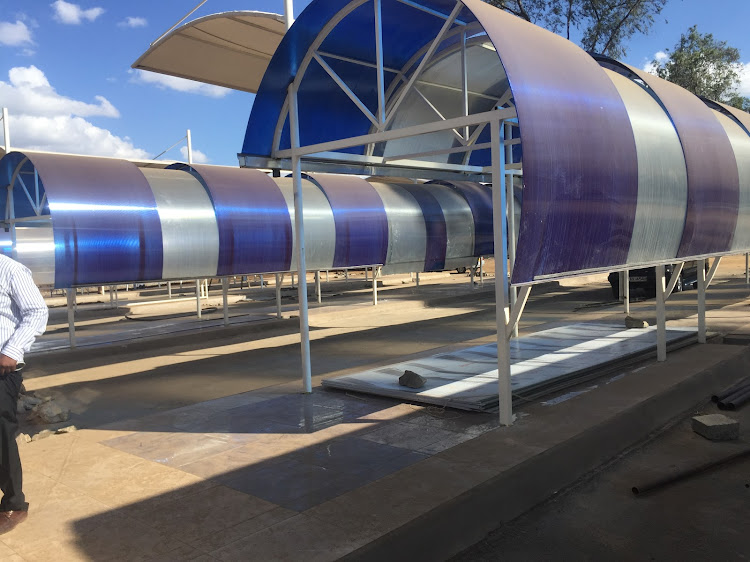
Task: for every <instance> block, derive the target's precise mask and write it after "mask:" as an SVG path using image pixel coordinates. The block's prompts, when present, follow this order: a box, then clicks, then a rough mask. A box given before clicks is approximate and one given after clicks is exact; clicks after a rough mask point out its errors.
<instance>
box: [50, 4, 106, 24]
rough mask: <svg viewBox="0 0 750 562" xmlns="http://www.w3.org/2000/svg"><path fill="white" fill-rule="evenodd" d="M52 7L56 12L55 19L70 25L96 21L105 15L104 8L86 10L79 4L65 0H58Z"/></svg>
mask: <svg viewBox="0 0 750 562" xmlns="http://www.w3.org/2000/svg"><path fill="white" fill-rule="evenodd" d="M50 6H52V9H53V10H54V12H55V19H56V20H57V21H59V22H60V23H65V24H69V25H79V24H81V22H82V21H83V20H88V21H94V20H95V19H96V18H98V17H99V16H101V15H102V14H103V13H104V8H98V7H97V8H89V9H88V10H84V9H82V8H81V6H79V5H78V4H71V3H69V2H66V1H65V0H56V1H55V2H53V3H52V4H50Z"/></svg>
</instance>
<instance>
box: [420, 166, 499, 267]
mask: <svg viewBox="0 0 750 562" xmlns="http://www.w3.org/2000/svg"><path fill="white" fill-rule="evenodd" d="M429 183H439V184H442V185H447V186H449V187H452V188H453V189H454V190H456V191H457V192H458V193H460V194H461V196H462V197H463V198H464V199H466V202H467V203H468V205H469V208H470V209H471V214H472V216H473V217H474V254H473V255H475V256H476V257H479V256H491V255H492V254H493V253H494V246H495V241H494V238H493V230H492V229H493V226H492V189H491V188H490V187H487V186H484V185H482V184H480V183H473V182H469V181H452V182H450V181H435V182H429Z"/></svg>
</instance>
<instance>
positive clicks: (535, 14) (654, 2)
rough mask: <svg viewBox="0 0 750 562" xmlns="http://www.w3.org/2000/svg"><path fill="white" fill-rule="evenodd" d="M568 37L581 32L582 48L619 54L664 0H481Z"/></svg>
mask: <svg viewBox="0 0 750 562" xmlns="http://www.w3.org/2000/svg"><path fill="white" fill-rule="evenodd" d="M485 1H487V2H489V3H490V4H492V5H493V6H496V7H498V8H502V9H503V10H505V11H507V12H510V13H511V14H513V15H516V16H518V17H520V18H523V19H525V20H526V21H529V22H531V23H534V24H536V25H539V26H542V27H546V28H547V29H550V30H551V31H554V32H555V33H559V34H561V35H564V36H565V37H566V38H568V39H570V37H571V32H572V31H577V32H578V33H579V34H580V35H581V46H582V47H583V48H584V49H585V50H586V51H593V52H596V53H602V54H605V55H608V56H610V57H612V58H621V57H623V56H624V55H625V54H626V53H627V51H626V47H625V44H626V43H627V41H628V40H629V39H630V38H631V37H632V36H633V35H635V34H636V33H648V31H649V29H650V28H651V25H652V24H653V22H654V17H655V16H657V15H659V14H660V13H661V11H662V8H664V5H665V4H666V3H667V0H485Z"/></svg>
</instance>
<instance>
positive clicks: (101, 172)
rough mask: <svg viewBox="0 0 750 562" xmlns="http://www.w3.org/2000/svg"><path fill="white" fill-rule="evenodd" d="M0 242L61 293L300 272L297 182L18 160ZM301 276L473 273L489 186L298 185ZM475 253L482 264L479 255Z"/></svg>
mask: <svg viewBox="0 0 750 562" xmlns="http://www.w3.org/2000/svg"><path fill="white" fill-rule="evenodd" d="M0 173H2V175H3V179H4V180H6V181H7V185H8V186H9V189H8V195H7V197H6V200H5V205H4V217H5V220H6V224H7V225H8V227H7V229H6V231H5V233H4V236H3V238H2V239H0V243H2V246H3V250H4V251H6V252H8V253H12V254H13V255H14V256H15V257H16V258H17V259H18V260H19V261H21V262H22V263H24V264H26V265H27V266H28V267H29V268H30V269H31V270H32V272H33V273H34V275H35V278H36V280H37V282H38V283H40V284H42V283H44V284H54V285H55V286H56V287H71V286H76V285H103V284H108V283H123V282H135V281H148V280H160V279H194V278H203V277H216V276H226V275H233V274H250V273H267V272H285V271H296V270H297V262H296V257H295V256H296V253H295V251H294V250H295V248H294V244H295V242H294V240H295V238H294V200H293V192H292V181H291V179H290V178H271V177H270V176H268V175H267V174H265V173H263V172H260V171H258V170H248V169H242V168H231V167H221V166H207V165H193V166H188V165H187V164H174V165H171V166H170V167H168V168H166V169H161V168H149V167H138V166H136V165H135V164H134V163H132V162H128V161H125V160H116V159H110V158H93V157H81V156H66V155H59V154H43V153H31V152H29V153H21V152H11V153H10V154H8V155H7V156H5V157H4V158H3V159H2V160H0ZM303 191H304V197H305V200H306V204H305V209H304V226H305V243H306V250H307V267H308V269H310V270H327V269H337V268H348V267H361V266H374V265H382V266H384V267H383V270H384V271H385V272H391V273H398V272H409V271H436V270H443V269H451V268H455V267H468V266H470V265H472V264H473V263H474V262H475V261H476V258H477V257H479V256H480V255H483V254H484V255H486V254H488V253H491V252H492V246H491V240H492V215H491V209H490V207H489V202H490V197H489V188H488V187H486V186H482V185H480V184H472V183H469V184H451V183H444V184H441V185H429V186H428V185H425V184H416V183H395V182H393V181H391V182H388V183H384V182H381V181H377V182H369V181H366V180H364V179H361V178H358V177H354V176H336V175H331V174H312V175H309V176H307V177H306V179H305V180H304V181H303ZM478 252H480V253H478Z"/></svg>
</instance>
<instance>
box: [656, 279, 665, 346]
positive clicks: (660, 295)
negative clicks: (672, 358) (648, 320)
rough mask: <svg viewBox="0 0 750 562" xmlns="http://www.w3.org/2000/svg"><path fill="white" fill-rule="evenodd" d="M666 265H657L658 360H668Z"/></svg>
mask: <svg viewBox="0 0 750 562" xmlns="http://www.w3.org/2000/svg"><path fill="white" fill-rule="evenodd" d="M664 289H665V286H664V266H663V265H657V266H656V360H657V361H666V360H667V307H666V303H665V302H664Z"/></svg>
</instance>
